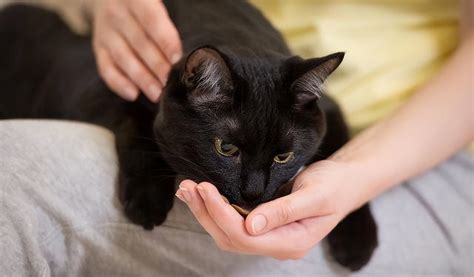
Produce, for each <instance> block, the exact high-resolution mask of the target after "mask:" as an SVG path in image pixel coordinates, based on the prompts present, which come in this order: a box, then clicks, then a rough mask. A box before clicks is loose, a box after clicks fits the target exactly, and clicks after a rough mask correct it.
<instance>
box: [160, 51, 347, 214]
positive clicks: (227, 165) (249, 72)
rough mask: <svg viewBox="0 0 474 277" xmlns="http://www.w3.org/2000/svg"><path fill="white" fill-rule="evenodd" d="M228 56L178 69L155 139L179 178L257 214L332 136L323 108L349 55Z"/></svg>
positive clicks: (198, 54)
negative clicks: (329, 81) (326, 89)
mask: <svg viewBox="0 0 474 277" xmlns="http://www.w3.org/2000/svg"><path fill="white" fill-rule="evenodd" d="M223 53H224V52H223V51H222V52H221V51H219V50H217V49H214V48H211V47H202V48H199V49H197V50H195V51H193V52H192V53H191V54H189V55H188V56H187V58H186V59H184V60H183V61H182V62H181V63H180V64H178V65H177V66H176V67H175V69H174V70H173V71H172V73H171V74H170V80H169V82H168V87H167V89H166V93H165V94H164V97H163V98H162V101H161V104H160V112H159V114H158V116H157V118H156V121H155V133H156V137H157V140H158V142H159V144H160V146H161V151H162V152H163V154H164V158H165V159H166V160H167V162H168V163H169V164H170V165H171V166H172V167H173V168H174V170H175V171H176V172H177V173H178V175H181V176H183V177H185V178H189V179H192V180H194V181H196V182H201V181H209V182H211V183H213V184H214V185H215V186H216V187H217V188H218V190H219V191H220V193H221V194H223V195H224V196H226V197H227V198H228V199H229V201H230V202H231V203H233V204H237V205H239V206H241V207H244V208H250V209H251V208H254V207H255V206H257V205H258V204H260V203H262V202H266V201H269V200H271V199H272V198H273V197H274V195H275V193H276V192H277V191H278V189H279V188H281V187H282V185H284V184H286V183H287V182H288V181H289V180H290V179H291V178H292V177H293V176H294V175H295V174H296V173H297V172H298V170H299V169H300V168H301V167H302V166H304V165H305V164H306V163H307V162H308V161H309V160H310V159H311V158H312V157H313V156H314V155H315V154H316V153H317V150H318V146H319V144H320V142H321V139H322V137H323V136H324V134H325V130H326V125H325V120H324V114H323V113H322V112H321V110H320V108H319V106H318V103H317V102H318V99H319V98H320V97H321V93H322V92H323V88H322V84H323V82H324V80H325V79H326V78H327V77H328V75H329V74H330V73H331V72H333V71H334V70H335V69H336V68H337V66H338V65H339V64H340V63H341V61H342V59H343V56H344V54H343V53H336V54H332V55H329V56H326V57H323V58H315V59H309V60H304V59H302V58H299V57H292V58H283V57H279V58H268V57H267V58H256V57H248V58H245V57H241V56H240V57H236V56H233V55H232V54H223Z"/></svg>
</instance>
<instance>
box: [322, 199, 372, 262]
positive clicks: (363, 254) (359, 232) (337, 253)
mask: <svg viewBox="0 0 474 277" xmlns="http://www.w3.org/2000/svg"><path fill="white" fill-rule="evenodd" d="M354 213H356V214H350V215H349V216H348V217H347V218H346V219H344V220H343V221H341V222H340V223H339V225H338V226H336V228H335V229H334V230H333V231H332V232H331V233H330V234H329V235H328V239H327V241H328V244H329V253H330V255H331V256H332V257H333V259H334V260H336V262H338V263H339V264H340V265H342V266H344V267H346V268H347V269H349V270H351V271H357V270H360V269H361V268H362V267H364V266H365V265H366V264H367V263H368V262H369V261H370V258H371V257H372V254H373V252H374V250H375V248H376V247H377V245H378V239H377V225H376V223H375V221H374V218H373V217H372V215H371V214H370V210H368V208H367V211H362V212H360V211H359V210H357V211H355V212H354ZM357 213H359V214H357Z"/></svg>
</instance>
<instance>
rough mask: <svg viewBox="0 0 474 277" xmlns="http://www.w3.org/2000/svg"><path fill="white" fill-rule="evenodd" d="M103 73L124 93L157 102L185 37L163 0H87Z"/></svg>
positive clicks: (98, 62)
mask: <svg viewBox="0 0 474 277" xmlns="http://www.w3.org/2000/svg"><path fill="white" fill-rule="evenodd" d="M86 1H87V2H86V7H87V9H88V11H89V13H90V14H91V15H92V18H93V48H94V53H95V56H96V60H97V64H98V69H99V73H100V75H101V77H102V78H103V79H104V80H105V82H106V83H107V85H108V86H109V87H110V89H111V90H113V91H114V92H116V93H117V94H118V95H119V96H121V97H122V98H124V99H126V100H129V101H134V100H136V99H137V97H138V95H139V93H140V91H142V92H143V93H144V94H145V95H146V96H147V97H148V99H150V101H152V102H157V101H158V99H159V97H160V95H161V92H162V89H163V87H164V86H165V84H166V81H167V77H168V73H169V71H170V69H171V66H172V64H173V63H176V62H177V61H178V60H179V59H180V58H181V55H182V53H181V51H182V50H181V49H182V46H181V41H180V38H179V34H178V32H177V30H176V27H175V26H174V25H173V23H172V22H171V19H170V18H169V16H168V13H167V11H166V8H165V6H164V5H163V3H162V2H161V1H159V0H86Z"/></svg>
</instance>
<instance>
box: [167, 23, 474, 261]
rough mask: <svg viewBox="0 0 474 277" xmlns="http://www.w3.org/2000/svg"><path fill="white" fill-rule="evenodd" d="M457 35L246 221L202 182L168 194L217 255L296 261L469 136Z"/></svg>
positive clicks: (464, 46) (470, 116)
mask: <svg viewBox="0 0 474 277" xmlns="http://www.w3.org/2000/svg"><path fill="white" fill-rule="evenodd" d="M471 26H472V25H471ZM464 30H465V29H464ZM464 34H465V35H466V38H465V40H464V41H463V42H462V43H461V45H460V47H459V48H458V49H457V51H456V52H455V54H454V55H453V56H452V58H451V59H450V61H449V62H448V63H447V64H446V66H445V68H444V69H443V70H442V71H441V72H440V74H439V75H438V76H437V77H436V78H435V79H433V80H432V81H431V82H430V83H429V84H427V85H426V86H425V87H424V88H422V89H421V90H420V91H419V92H418V93H416V94H415V95H414V96H413V97H412V98H411V99H410V100H409V101H408V102H407V103H406V104H405V105H404V106H403V107H402V108H401V109H400V110H399V111H397V112H396V113H394V114H393V115H391V116H390V117H388V118H386V119H385V120H382V121H381V122H379V123H377V124H375V125H374V126H372V127H371V128H369V129H367V130H365V131H364V132H362V133H360V134H359V135H358V136H356V137H355V138H354V139H353V140H351V141H350V142H349V143H348V144H346V145H345V146H343V147H342V148H341V149H340V150H339V151H338V152H336V153H335V154H334V155H333V156H332V157H330V158H329V159H328V160H325V161H320V162H317V163H314V164H312V165H311V166H309V167H308V168H306V169H305V170H304V171H303V172H301V173H300V174H299V175H298V176H297V177H296V178H295V180H294V185H293V191H292V193H291V194H290V195H288V196H285V197H282V198H279V199H276V200H273V201H270V202H267V203H264V204H262V205H260V206H258V207H257V208H256V209H255V210H253V211H252V212H251V213H250V214H249V215H248V217H247V218H246V219H244V218H242V217H241V216H240V215H239V214H238V213H237V212H236V211H235V210H234V209H233V208H232V207H231V206H230V205H228V204H226V203H225V202H224V201H223V200H222V198H221V197H220V194H219V192H218V191H217V189H216V188H215V187H214V186H213V185H212V184H210V183H200V184H196V183H195V182H193V181H191V180H185V181H183V182H182V183H181V184H180V189H179V190H178V192H177V193H176V196H177V197H178V198H179V199H181V200H183V201H184V202H185V203H186V204H187V205H188V206H189V208H190V209H191V211H192V212H193V214H194V215H195V217H196V218H197V220H198V221H199V222H200V223H201V225H202V226H203V227H204V228H205V229H206V230H207V232H209V234H210V235H211V236H212V237H213V238H214V240H215V242H216V244H217V245H218V246H219V247H220V248H221V249H223V250H226V251H230V252H238V253H244V254H253V255H264V256H270V257H274V258H277V259H299V258H302V257H304V256H305V255H306V254H307V253H308V252H309V251H310V250H311V249H312V248H313V247H314V246H315V245H316V244H317V243H318V242H320V241H321V240H322V239H323V238H324V237H325V236H326V235H327V234H328V233H329V232H330V231H331V230H332V229H333V228H334V227H335V226H336V225H337V223H338V222H339V221H341V220H342V219H343V218H344V216H345V215H347V214H348V213H350V211H352V210H354V209H356V208H358V207H360V206H361V205H362V204H363V203H366V202H368V201H370V200H371V199H373V198H375V197H377V196H378V195H379V194H381V193H382V192H384V191H386V190H387V189H389V188H391V187H393V186H395V185H397V184H399V183H400V182H402V181H404V180H407V179H409V178H411V177H414V176H416V175H418V174H420V173H422V172H423V171H425V170H427V169H429V168H431V167H433V166H435V165H436V164H438V163H439V162H441V161H443V160H445V159H447V158H448V157H449V156H450V155H452V154H453V153H455V152H457V151H459V150H460V149H461V148H462V147H464V146H465V145H467V144H468V143H469V142H471V141H472V140H473V139H474V112H473V109H472V107H473V106H474V101H473V100H474V92H473V84H472V67H469V64H471V65H472V62H473V61H474V55H473V51H472V49H474V34H473V32H472V28H471V29H470V30H469V31H464ZM348 180H350V182H348Z"/></svg>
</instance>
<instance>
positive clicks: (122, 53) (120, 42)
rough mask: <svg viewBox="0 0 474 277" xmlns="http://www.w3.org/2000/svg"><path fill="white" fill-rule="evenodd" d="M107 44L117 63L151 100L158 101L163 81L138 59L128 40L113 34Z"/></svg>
mask: <svg viewBox="0 0 474 277" xmlns="http://www.w3.org/2000/svg"><path fill="white" fill-rule="evenodd" d="M107 45H109V48H108V50H109V52H110V55H111V57H112V58H113V59H114V62H115V64H117V66H118V67H119V68H120V69H121V70H122V71H123V72H124V73H125V74H127V76H128V77H129V78H130V79H131V80H132V81H133V82H134V83H135V84H137V85H138V87H139V88H140V89H141V90H142V91H143V93H145V95H146V96H147V97H148V98H149V99H150V100H151V101H153V102H156V101H157V100H158V97H159V96H160V94H161V83H160V82H159V81H158V80H156V79H155V78H154V77H153V75H152V74H151V73H150V72H149V71H148V69H147V68H146V67H145V66H144V65H143V64H142V63H141V62H140V60H139V59H137V57H136V56H135V54H134V53H133V51H132V49H131V48H130V46H129V45H128V44H127V42H126V41H125V40H124V39H123V38H122V37H121V36H120V35H118V34H116V35H113V34H111V35H110V36H109V38H108V44H107ZM111 46H112V47H111Z"/></svg>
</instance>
